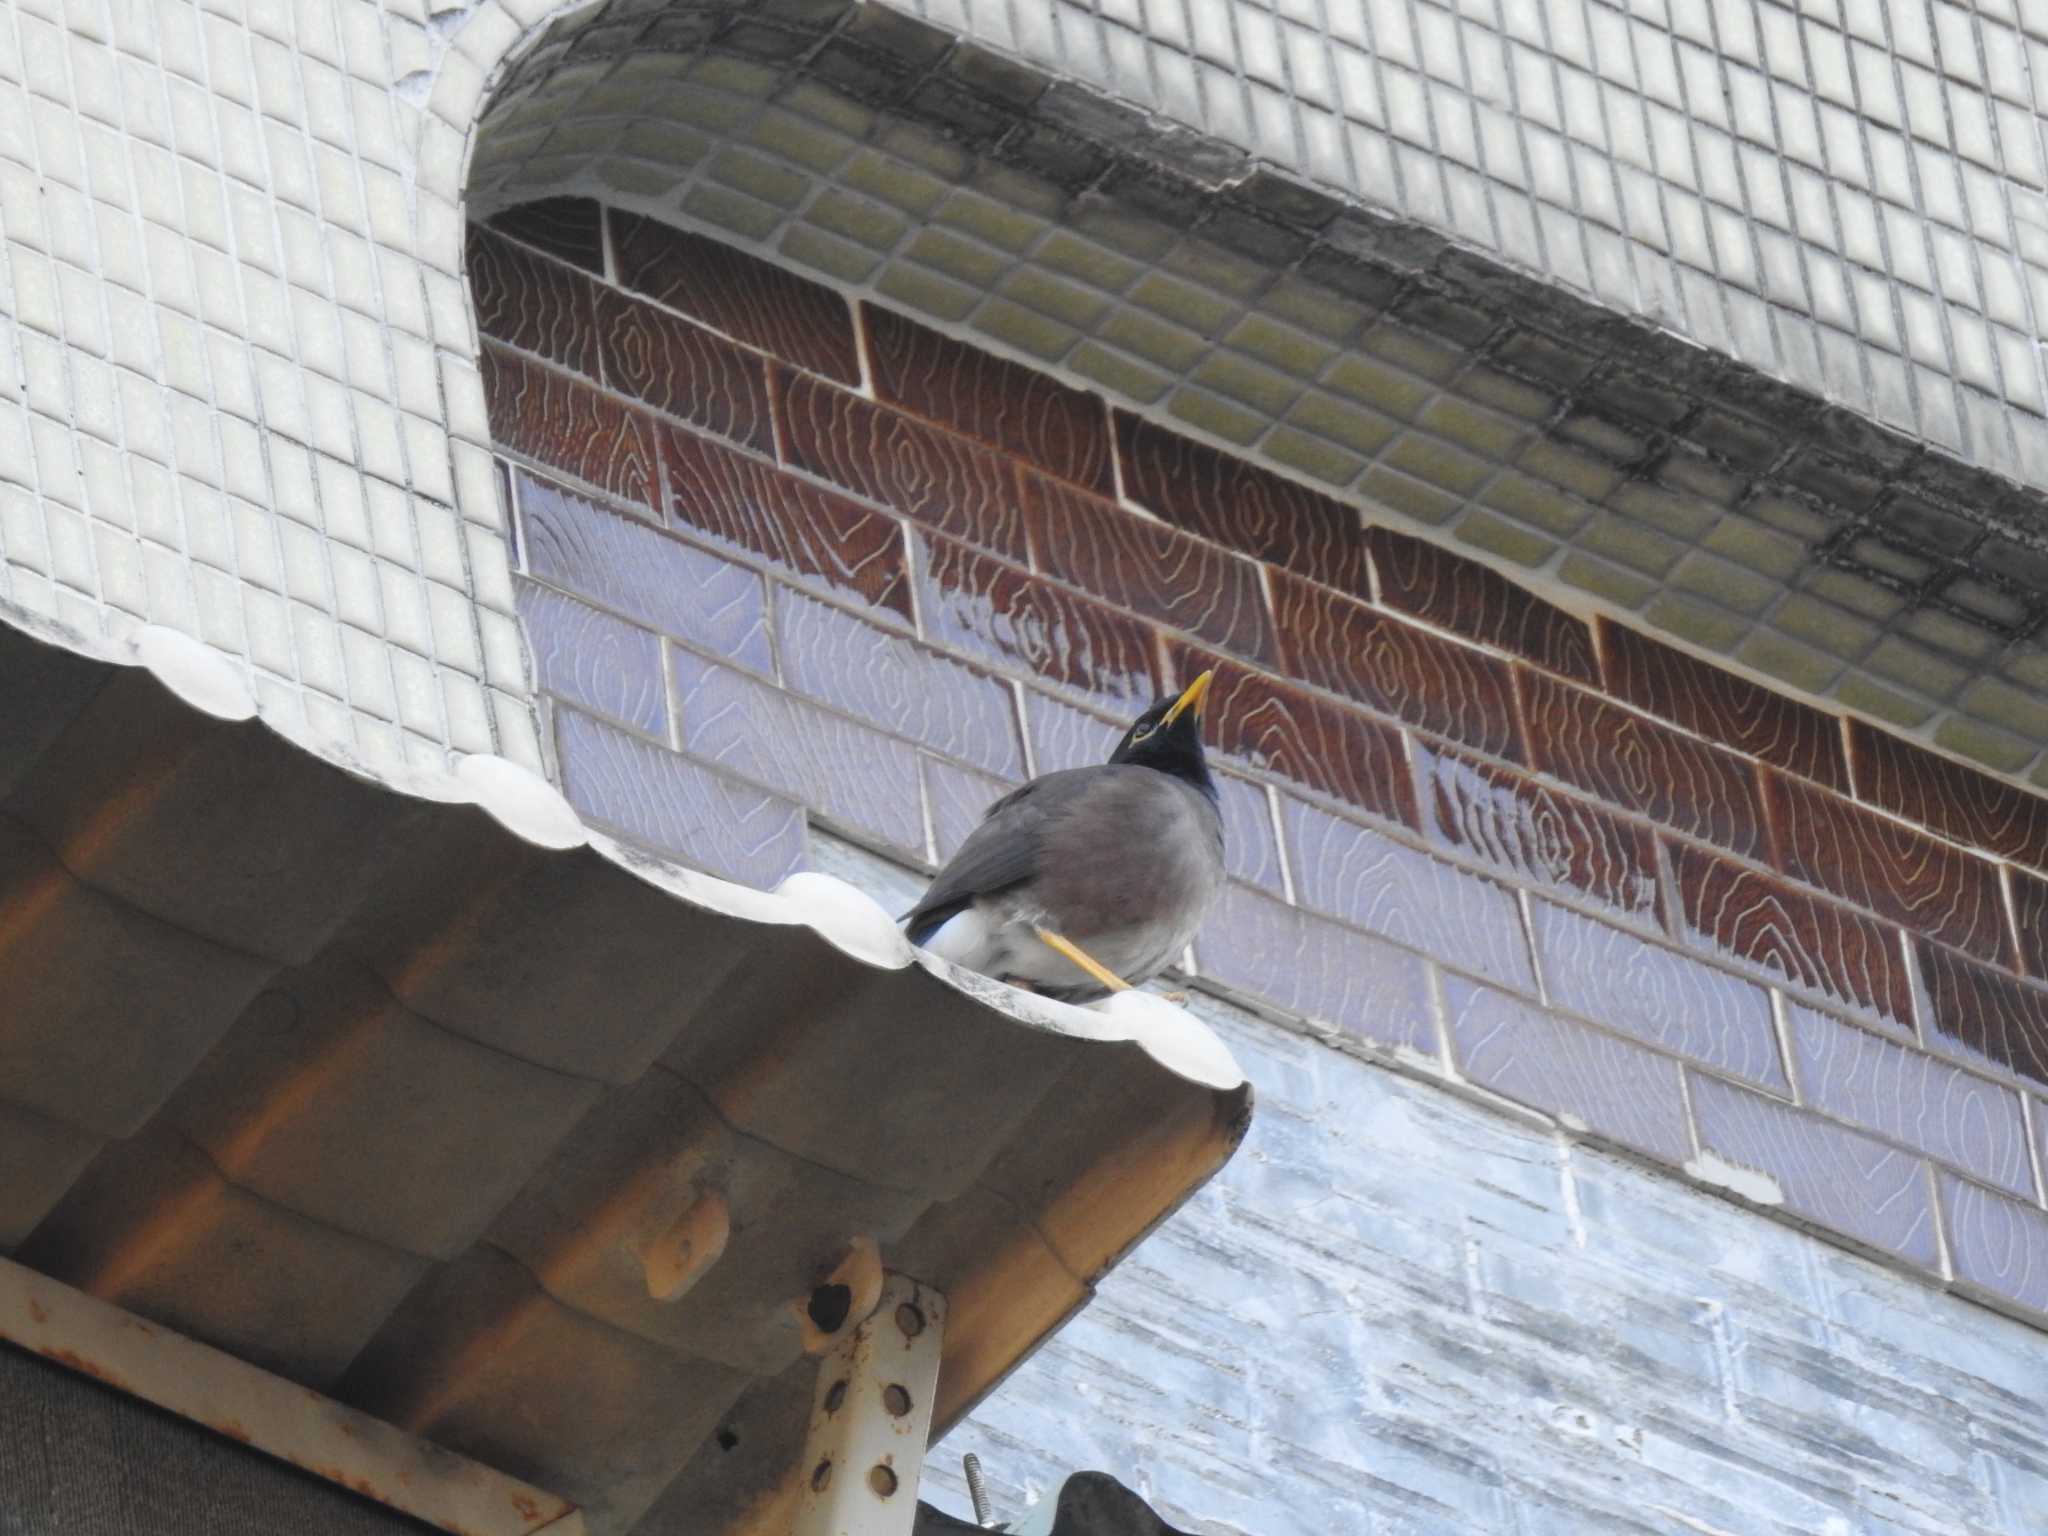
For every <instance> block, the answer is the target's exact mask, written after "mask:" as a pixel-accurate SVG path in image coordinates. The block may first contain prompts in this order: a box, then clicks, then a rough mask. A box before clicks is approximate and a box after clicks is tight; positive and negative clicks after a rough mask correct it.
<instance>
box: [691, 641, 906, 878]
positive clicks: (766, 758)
mask: <svg viewBox="0 0 2048 1536" xmlns="http://www.w3.org/2000/svg"><path fill="white" fill-rule="evenodd" d="M670 667H671V670H672V675H673V677H674V685H675V704H676V722H677V732H678V736H679V739H680V740H681V742H682V747H683V750H684V751H685V752H687V753H689V754H690V755H691V756H692V757H695V758H698V759H699V760H701V761H703V762H706V763H709V764H711V765H712V766H714V767H717V768H720V769H723V770H724V771H726V772H727V773H731V774H735V775H737V776H738V777H740V778H743V779H748V780H750V781H752V782H753V783H756V784H760V785H764V786H765V787H767V788H769V789H773V790H778V791H780V792H781V793H783V794H786V795H788V796H790V797H791V798H792V799H794V800H796V801H797V802H799V803H800V804H802V805H804V806H807V807H809V808H810V809H811V810H812V811H813V813H814V814H817V815H822V816H825V817H828V818H830V819H831V820H833V821H836V822H838V823H840V824H841V825H842V826H844V827H846V828H847V829H848V830H849V831H851V832H853V833H854V834H855V835H857V836H864V837H867V838H869V839H872V840H875V841H878V842H881V843H884V844H887V845H888V846H890V847H893V848H896V849H899V850H901V851H903V852H905V853H908V854H909V855H910V856H911V857H912V858H914V859H919V860H922V859H923V857H924V807H923V802H922V798H921V796H920V794H919V789H918V774H917V754H916V752H914V751H913V750H912V749H911V748H910V747H909V746H908V745H907V744H906V743H904V742H901V741H895V740H892V739H891V738H890V737H888V736H886V735H884V734H883V733H882V732H880V731H877V730H873V729H871V728H869V727H867V726H864V725H861V724H859V723H858V722H856V721H852V720H848V719H846V718H845V717H844V716H841V715H837V714H834V713H832V712H831V711H829V710H824V709H820V708H818V707H817V706H816V705H814V704H810V703H807V702H806V701H804V700H803V699H799V698H796V697H794V696H792V695H791V694H788V693H785V692H783V691H782V690H780V689H778V688H775V687H773V686H772V685H770V684H768V683H764V682H761V681H759V680H758V679H755V678H751V677H748V676H747V675H746V674H745V673H743V672H738V671H735V670H734V669H733V668H731V667H724V666H720V665H719V664H718V663H716V662H713V661H707V660H705V659H704V658H703V657H701V656H695V655H692V654H690V653H689V652H686V651H675V652H672V653H671V654H670Z"/></svg>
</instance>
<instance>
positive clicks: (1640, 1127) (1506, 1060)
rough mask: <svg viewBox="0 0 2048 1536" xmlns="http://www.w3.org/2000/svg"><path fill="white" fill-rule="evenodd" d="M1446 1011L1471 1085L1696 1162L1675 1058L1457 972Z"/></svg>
mask: <svg viewBox="0 0 2048 1536" xmlns="http://www.w3.org/2000/svg"><path fill="white" fill-rule="evenodd" d="M1444 1009H1445V1020H1446V1022H1447V1023H1448V1024H1449V1026H1450V1036H1451V1055H1452V1057H1453V1058H1454V1059H1455V1060H1456V1062H1457V1065H1458V1070H1459V1071H1460V1072H1462V1073H1464V1075H1465V1076H1466V1077H1467V1078H1468V1079H1470V1080H1471V1081H1472V1082H1475V1083H1479V1084H1482V1085H1484V1086H1485V1087H1488V1088H1491V1089H1492V1090H1493V1091H1494V1092H1495V1093H1498V1094H1502V1095H1505V1096H1506V1097H1508V1098H1510V1099H1513V1100H1515V1101H1516V1102H1517V1103H1519V1104H1527V1105H1529V1106H1531V1107H1532V1108H1535V1109H1540V1110H1543V1111H1545V1112H1547V1113H1549V1114H1553V1115H1556V1116H1558V1117H1559V1118H1561V1119H1564V1120H1565V1121H1566V1122H1567V1123H1569V1124H1571V1125H1572V1126H1573V1128H1574V1129H1578V1128H1581V1127H1583V1128H1585V1129H1587V1130H1590V1131H1591V1132H1592V1133H1593V1134H1595V1135H1597V1136H1601V1137H1604V1138H1606V1139H1608V1140H1610V1141H1617V1142H1620V1143H1621V1144H1622V1145H1623V1146H1627V1147H1633V1148H1635V1149H1636V1150H1637V1151H1638V1152H1646V1153H1648V1154H1649V1155H1650V1156H1651V1157H1654V1158H1656V1159H1658V1160H1659V1161H1660V1162H1665V1163H1674V1164H1683V1163H1684V1162H1685V1161H1686V1159H1687V1158H1689V1157H1690V1156H1692V1137H1691V1134H1690V1133H1689V1132H1688V1131H1687V1129H1686V1124H1685V1092H1684V1089H1683V1088H1682V1087H1681V1086H1680V1073H1681V1069H1680V1067H1679V1065H1678V1063H1677V1062H1675V1061H1673V1060H1672V1059H1671V1058H1670V1057H1668V1056H1660V1055H1658V1054H1657V1053H1656V1052H1655V1051H1650V1050H1645V1049H1644V1048H1643V1047H1642V1046H1640V1045H1636V1044H1634V1043H1633V1042H1631V1041H1627V1040H1621V1039H1617V1038H1616V1037H1615V1036H1613V1035H1609V1034H1604V1033H1602V1032H1601V1031H1600V1030H1597V1029H1592V1028H1589V1027H1588V1026H1586V1025H1584V1024H1580V1023H1577V1022H1575V1021H1574V1020H1571V1019H1563V1018H1559V1017H1557V1016H1556V1015H1554V1014H1550V1013H1546V1012H1544V1010H1543V1009H1541V1008H1539V1007H1538V1006H1537V1005H1536V1004H1534V1003H1530V1002H1526V1001H1524V1000H1523V999H1521V998H1518V997H1511V996H1509V995H1508V994H1507V993H1505V992H1496V991H1494V990H1493V989H1492V988H1491V987H1482V986H1480V985H1478V984H1477V983H1475V982H1470V981H1466V980H1465V979H1464V978H1462V977H1458V976H1446V977H1445V978H1444Z"/></svg>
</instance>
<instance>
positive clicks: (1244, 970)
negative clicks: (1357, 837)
mask: <svg viewBox="0 0 2048 1536" xmlns="http://www.w3.org/2000/svg"><path fill="white" fill-rule="evenodd" d="M1195 961H1196V964H1197V966H1198V967H1199V968H1200V970H1201V973H1202V976H1203V978H1204V979H1205V980H1208V981H1214V982H1217V983H1219V984H1220V985H1222V986H1225V987H1230V988H1233V989H1235V990H1236V991H1238V992H1241V993H1246V994H1249V995H1251V996H1255V997H1259V998H1262V999H1264V1000H1265V1001H1266V1002H1268V1003H1270V1004H1273V1005H1274V1006H1276V1007H1278V1008H1281V1009H1283V1010H1284V1011H1286V1012H1288V1013H1293V1014H1299V1015H1302V1016H1304V1017H1306V1018H1311V1019H1318V1020H1320V1021H1322V1022H1323V1023H1326V1024H1330V1025H1334V1026H1335V1027H1336V1028H1338V1029H1341V1030H1343V1031H1344V1032H1345V1033H1346V1034H1349V1035H1355V1036H1357V1037H1358V1038H1359V1039H1361V1040H1368V1041H1371V1042H1372V1043H1374V1044H1376V1045H1381V1046H1389V1047H1397V1046H1405V1047H1406V1048H1407V1049H1409V1050H1412V1051H1416V1052H1419V1053H1421V1054H1422V1055H1425V1056H1432V1057H1434V1056H1435V1055H1437V1039H1436V1024H1435V1021H1434V1019H1433V1018H1432V1017H1431V1009H1430V1001H1429V979H1428V968H1427V966H1425V965H1424V963H1423V961H1422V960H1421V959H1420V958H1418V957H1417V956H1415V955H1411V954H1409V953H1408V952H1407V951H1406V950H1403V949H1397V948H1395V947H1394V946H1393V945H1391V944H1385V943H1382V942H1381V941H1380V940H1378V939H1375V938H1370V937H1368V936H1367V935H1365V934H1362V933H1358V932H1356V931H1354V930H1352V929H1349V928H1345V927H1343V926H1342V925H1340V924H1337V923H1333V922H1329V921H1327V920H1325V919H1323V918H1319V917H1316V916H1314V915H1313V914H1311V913H1308V912H1304V911H1302V910H1301V909H1300V908H1299V907H1290V906H1286V905H1284V904H1283V903H1281V902H1278V901H1275V900H1273V899H1272V898H1271V897H1270V896H1262V895H1260V894H1259V893H1258V892H1256V891H1252V890H1247V889H1246V888H1245V887H1243V886H1241V885H1236V884H1232V885H1230V886H1228V887H1226V888H1225V890H1224V893H1223V896H1222V899H1221V900H1219V901H1218V902H1217V903H1216V907H1215V909H1214V910H1213V911H1212V912H1210V914H1209V920H1208V921H1207V922H1205V923H1204V924H1203V925H1202V931H1201V933H1200V934H1198V935H1197V936H1196V939H1195Z"/></svg>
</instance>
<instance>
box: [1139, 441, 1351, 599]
mask: <svg viewBox="0 0 2048 1536" xmlns="http://www.w3.org/2000/svg"><path fill="white" fill-rule="evenodd" d="M1116 431H1117V452H1118V455H1119V458H1120V461H1121V464H1122V468H1123V484H1124V495H1126V496H1127V497H1129V498H1130V499H1131V500H1132V501H1135V502H1137V503H1138V504H1139V505H1141V506H1143V507H1145V508H1147V509H1148V510H1150V511H1152V512H1154V513H1156V514H1157V515H1158V516H1160V517H1162V518H1164V519H1165V520H1166V521H1167V522H1169V523H1171V524H1173V525H1174V526H1175V527H1179V528H1185V529H1187V530H1188V531H1189V532H1191V533H1195V534H1198V535H1200V536H1201V537H1203V538H1206V539H1213V540H1215V541H1216V542H1217V543H1219V544H1221V545H1223V546H1224V547H1225V548H1227V549H1234V550H1237V551H1238V552H1240V553H1242V554H1247V555H1255V556H1257V557H1258V558H1260V559H1262V560H1269V561H1271V562H1272V563H1273V564H1275V565H1278V566H1283V567H1285V568H1286V569H1288V570H1291V571H1294V572H1296V573H1297V574H1299V575H1302V576H1307V577H1309V578H1311V579H1312V580H1316V581H1322V582H1326V583H1328V584H1329V585H1331V586H1334V587H1336V588H1338V589H1339V590H1341V591H1345V592H1353V593H1357V594H1358V595H1360V596H1363V595H1365V594H1366V593H1367V592H1368V591H1369V590H1370V589H1369V587H1368V586H1367V575H1366V557H1365V539H1364V534H1363V531H1362V529H1361V528H1360V525H1359V517H1358V513H1357V511H1356V510H1355V509H1353V508H1351V507H1348V506H1346V505H1344V504H1343V503H1342V502H1339V501H1333V500H1331V499H1330V498H1328V497H1326V496H1319V495H1317V494H1316V493H1315V492H1314V491H1311V490H1307V489H1305V488H1304V487H1302V486H1299V485H1296V484H1295V483H1294V482H1293V481H1291V480H1283V479H1281V478H1280V477H1279V476H1278V475H1276V474H1273V473H1272V472H1271V471H1270V470H1263V469H1259V468H1257V467H1255V466H1254V465H1251V464H1248V463H1246V462H1245V461H1243V460H1242V459H1238V458H1233V457H1232V456H1230V455H1228V454H1224V453H1219V452H1218V451H1217V450H1215V449H1213V448H1209V447H1205V446H1204V445H1202V444H1200V443H1197V442H1193V441H1191V440H1189V439H1188V438H1184V437H1181V436H1179V435H1177V434H1175V433H1172V432H1168V431H1165V430H1164V429H1162V428H1160V427H1155V426H1153V425H1152V424H1151V423H1150V422H1146V421H1141V420H1139V419H1138V418H1137V417H1135V416H1130V415H1126V414H1125V413H1124V412H1122V411H1119V412H1117V413H1116Z"/></svg>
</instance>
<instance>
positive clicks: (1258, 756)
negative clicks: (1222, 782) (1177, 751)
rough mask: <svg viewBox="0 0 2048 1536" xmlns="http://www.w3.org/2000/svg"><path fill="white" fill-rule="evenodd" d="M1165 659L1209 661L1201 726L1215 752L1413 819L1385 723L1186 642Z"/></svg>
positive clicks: (1192, 668) (1400, 761) (1181, 672)
mask: <svg viewBox="0 0 2048 1536" xmlns="http://www.w3.org/2000/svg"><path fill="white" fill-rule="evenodd" d="M1169 664H1170V665H1171V666H1172V668H1173V675H1174V676H1175V677H1177V678H1189V677H1193V676H1195V674H1196V673H1198V672H1200V671H1202V670H1203V669H1204V668H1205V667H1214V668H1215V669H1216V681H1215V684H1214V685H1213V686H1212V687H1211V688H1210V690H1209V696H1208V699H1207V700H1206V701H1205V703H1204V707H1203V728H1202V733H1203V739H1204V740H1205V741H1206V742H1207V743H1208V745H1209V750H1210V751H1211V752H1212V753H1214V754H1216V755H1217V756H1218V757H1220V758H1222V759H1224V760H1225V761H1230V762H1236V763H1239V764H1241V765H1243V766H1245V767H1247V768H1250V769H1252V770H1253V771H1254V772H1258V773H1263V774H1266V775H1268V776H1270V777H1272V778H1275V779H1279V780H1284V781H1285V782H1286V783H1288V784H1292V785H1295V786H1297V787H1299V788H1302V789H1306V790H1308V791H1309V792H1311V793H1312V794H1317V795H1326V796H1328V797H1329V798H1331V799H1333V800H1338V801H1342V802H1344V803H1345V804H1347V805H1352V806H1356V807H1358V808H1359V809H1361V810H1364V811H1368V812H1370V813H1371V814H1373V815H1375V816H1383V817H1385V818H1387V819H1388V820H1389V821H1398V822H1401V823H1403V824H1404V825H1406V826H1411V827H1412V826H1414V825H1415V791H1414V786H1413V784H1412V783H1411V782H1410V780H1409V777H1408V761H1407V758H1406V756H1405V755H1404V754H1403V752H1402V750H1401V733H1400V732H1399V731H1397V730H1395V729H1394V728H1393V727H1392V726H1390V725H1385V724H1382V723H1381V722H1380V721H1377V720H1372V719H1368V718H1367V717H1366V716H1365V715H1362V714H1360V713H1358V712H1357V711H1356V710H1352V709H1347V708H1345V707H1344V706H1343V705H1341V704H1335V703H1332V702H1330V701H1328V700H1325V699H1319V698H1317V697H1316V696H1315V695H1313V694H1310V693H1307V692H1305V691H1303V690H1302V689H1299V688H1292V687H1289V686H1288V685H1287V684H1286V683H1282V682H1279V681H1276V680H1275V679H1273V678H1270V677H1267V676H1266V675H1265V674H1264V673H1260V672H1252V671H1249V670H1247V669H1246V668H1244V667H1240V666H1237V665H1235V664H1234V663H1232V662H1229V661H1225V660H1223V659H1222V658H1220V657H1217V656H1213V655H1210V654H1208V653H1207V652H1203V651H1197V650H1195V649H1193V648H1192V647H1189V646H1181V645H1175V646H1172V647H1170V653H1169Z"/></svg>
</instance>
